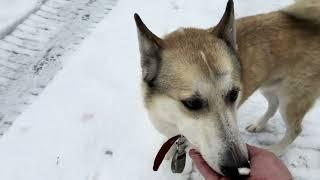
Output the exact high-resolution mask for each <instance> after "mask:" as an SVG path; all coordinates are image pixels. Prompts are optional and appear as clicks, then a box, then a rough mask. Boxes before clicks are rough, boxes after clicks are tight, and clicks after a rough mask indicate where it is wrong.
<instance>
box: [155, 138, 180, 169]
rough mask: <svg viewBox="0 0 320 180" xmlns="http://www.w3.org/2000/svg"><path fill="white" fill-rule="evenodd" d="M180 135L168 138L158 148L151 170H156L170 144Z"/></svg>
mask: <svg viewBox="0 0 320 180" xmlns="http://www.w3.org/2000/svg"><path fill="white" fill-rule="evenodd" d="M180 137H182V136H181V135H176V136H174V137H172V138H170V139H169V140H167V141H166V142H165V143H164V144H163V145H162V146H161V148H160V150H159V152H158V153H157V156H156V158H155V159H154V162H153V171H158V169H159V167H160V165H161V163H162V161H163V159H164V157H165V156H166V154H167V152H168V151H169V149H170V148H171V146H172V145H173V144H174V143H175V142H176V141H177V140H178V139H179V138H180Z"/></svg>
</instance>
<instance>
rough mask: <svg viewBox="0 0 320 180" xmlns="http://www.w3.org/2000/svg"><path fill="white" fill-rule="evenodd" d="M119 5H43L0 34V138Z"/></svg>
mask: <svg viewBox="0 0 320 180" xmlns="http://www.w3.org/2000/svg"><path fill="white" fill-rule="evenodd" d="M116 1H117V0H42V1H41V2H39V5H37V6H36V7H35V8H34V9H32V10H31V11H30V12H28V13H27V14H26V15H25V16H24V17H22V18H20V19H19V20H17V21H16V22H14V23H13V24H12V25H11V26H10V27H8V28H6V29H4V30H3V31H1V32H0V136H2V135H3V134H4V133H5V131H6V130H8V128H9V127H10V126H11V125H12V124H13V121H14V120H15V119H16V118H17V117H18V115H20V114H21V113H22V111H23V110H24V108H25V107H26V106H28V105H30V104H31V103H32V102H33V100H34V98H35V97H37V96H38V95H39V94H40V93H41V92H42V90H43V89H44V88H45V87H46V86H47V84H48V83H49V82H50V80H51V79H52V78H53V77H54V75H55V74H56V72H57V71H58V70H60V69H61V68H62V66H63V57H64V55H65V54H66V53H68V52H72V51H74V50H75V48H76V47H77V46H78V45H79V44H80V43H81V41H82V40H83V39H84V38H85V37H86V36H87V35H88V34H89V33H90V30H91V29H93V28H94V26H95V24H97V23H99V22H100V21H101V20H102V19H103V18H104V16H105V15H107V14H108V13H109V12H110V11H111V9H112V7H113V6H114V5H115V3H116Z"/></svg>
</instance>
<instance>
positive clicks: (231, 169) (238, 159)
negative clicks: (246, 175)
mask: <svg viewBox="0 0 320 180" xmlns="http://www.w3.org/2000/svg"><path fill="white" fill-rule="evenodd" d="M239 168H249V169H250V164H249V161H248V158H247V156H246V155H245V154H242V153H240V151H234V150H227V151H226V152H225V153H224V156H223V161H222V164H220V169H221V172H222V173H223V174H224V175H226V176H228V177H238V178H239V176H240V174H239Z"/></svg>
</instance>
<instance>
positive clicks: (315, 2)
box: [282, 0, 320, 24]
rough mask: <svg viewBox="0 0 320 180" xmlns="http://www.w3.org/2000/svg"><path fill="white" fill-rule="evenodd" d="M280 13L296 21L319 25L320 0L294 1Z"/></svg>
mask: <svg viewBox="0 0 320 180" xmlns="http://www.w3.org/2000/svg"><path fill="white" fill-rule="evenodd" d="M282 11H283V12H284V13H286V14H289V15H291V16H294V17H296V18H298V19H304V20H309V21H313V22H315V23H319V24H320V0H296V2H295V3H294V4H292V5H291V6H288V7H286V8H285V9H282Z"/></svg>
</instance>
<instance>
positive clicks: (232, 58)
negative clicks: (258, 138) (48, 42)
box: [135, 0, 320, 175]
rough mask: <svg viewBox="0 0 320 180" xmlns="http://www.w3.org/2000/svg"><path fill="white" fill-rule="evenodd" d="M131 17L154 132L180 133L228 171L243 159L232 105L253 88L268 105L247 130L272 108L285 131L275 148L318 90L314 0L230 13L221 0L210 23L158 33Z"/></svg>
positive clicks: (319, 37) (291, 133) (319, 49)
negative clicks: (271, 9) (215, 21)
mask: <svg viewBox="0 0 320 180" xmlns="http://www.w3.org/2000/svg"><path fill="white" fill-rule="evenodd" d="M135 21H136V25H137V29H138V39H139V49H140V53H141V67H142V75H143V80H142V89H143V93H144V101H145V106H146V108H147V110H148V113H149V116H150V119H151V121H152V123H153V125H154V126H155V128H156V129H157V130H159V131H160V132H161V133H162V134H164V135H165V136H167V137H168V138H169V137H172V136H175V135H177V134H182V135H184V136H185V137H186V138H187V139H188V141H189V142H190V143H191V144H192V146H193V147H194V148H195V149H197V150H198V151H199V152H200V153H201V155H202V156H203V158H204V159H205V160H206V162H207V163H208V164H209V165H210V166H211V167H212V168H213V169H215V170H216V171H217V172H219V173H221V174H223V175H232V174H234V172H235V170H236V169H237V168H238V167H243V166H248V163H247V162H248V153H247V148H246V144H245V143H244V142H243V141H242V140H241V138H240V134H239V130H238V127H237V118H236V111H237V108H238V107H239V106H240V105H241V104H243V102H244V101H245V100H246V99H247V98H248V97H249V96H250V95H251V94H252V93H253V92H255V91H256V90H258V89H260V90H261V92H262V94H263V95H264V96H265V97H266V99H267V101H268V104H269V106H268V110H267V112H266V113H265V114H264V116H263V117H262V118H261V119H260V120H259V121H257V122H255V123H253V124H252V125H250V126H248V127H247V130H248V131H250V132H259V131H261V130H262V129H263V128H264V127H265V125H266V123H267V121H268V120H269V119H270V118H271V117H272V116H273V115H274V113H275V112H276V111H277V109H278V107H279V109H280V113H281V116H282V118H283V120H284V122H285V123H286V133H285V135H284V137H283V138H282V140H281V141H280V142H279V143H277V144H274V145H271V146H270V147H269V148H268V149H270V150H271V151H272V152H274V153H275V154H278V155H279V154H281V153H282V152H283V151H284V150H285V148H286V147H287V146H288V145H289V144H290V143H292V142H293V141H294V139H295V138H296V137H297V136H298V135H299V133H300V132H301V122H302V120H303V117H304V115H305V114H306V113H307V112H308V110H309V109H310V108H311V107H312V105H313V104H314V102H315V101H316V99H317V97H318V96H319V95H320V1H318V0H298V1H297V2H296V3H294V4H293V5H291V6H289V7H287V8H285V9H282V10H280V11H276V12H271V13H268V14H261V15H256V16H250V17H244V18H241V19H238V20H235V18H234V5H233V1H232V0H229V2H228V4H227V8H226V10H225V13H224V15H223V17H222V19H221V20H220V22H219V23H218V25H216V26H215V27H212V28H209V29H197V28H181V29H179V30H177V31H174V32H172V33H170V34H168V35H166V36H165V37H163V38H159V37H157V36H156V35H155V34H153V33H152V32H151V31H150V30H149V29H148V28H147V27H146V26H145V24H144V23H143V22H142V21H141V19H140V17H139V16H138V15H137V14H135Z"/></svg>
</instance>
